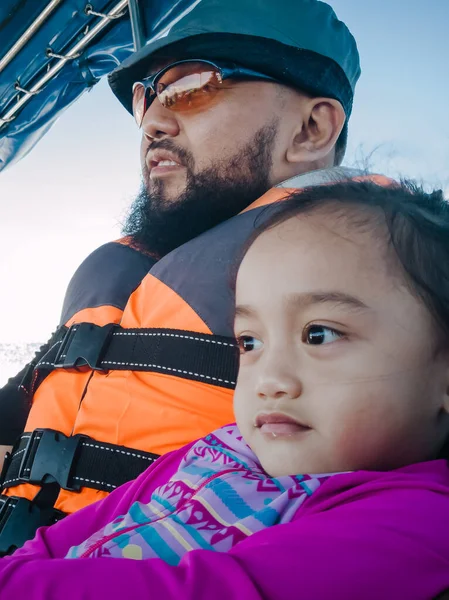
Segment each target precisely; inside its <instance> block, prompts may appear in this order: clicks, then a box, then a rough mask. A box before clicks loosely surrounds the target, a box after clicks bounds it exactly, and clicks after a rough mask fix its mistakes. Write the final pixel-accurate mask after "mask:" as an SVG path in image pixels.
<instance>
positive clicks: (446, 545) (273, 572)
mask: <svg viewBox="0 0 449 600" xmlns="http://www.w3.org/2000/svg"><path fill="white" fill-rule="evenodd" d="M192 447H193V444H190V445H189V446H187V447H185V448H182V449H180V450H178V451H176V452H173V453H171V454H168V455H166V456H164V457H163V458H161V459H159V460H158V461H157V462H156V463H154V464H153V465H152V466H151V467H150V468H149V469H148V470H147V471H146V472H145V473H143V474H142V475H141V476H140V477H139V478H138V479H137V480H135V481H133V482H130V483H128V484H126V485H124V486H122V487H121V488H119V489H117V490H116V491H115V492H113V493H112V494H110V495H109V496H108V497H107V498H106V499H105V500H103V501H101V502H98V503H96V504H93V505H91V506H88V507H87V508H85V509H83V510H81V511H79V512H78V513H76V514H74V515H72V516H70V517H68V518H66V519H64V520H63V521H61V522H59V523H58V524H56V525H54V526H53V527H50V528H42V529H40V530H39V531H38V533H37V535H36V537H35V539H34V540H32V541H31V542H28V543H27V544H26V545H25V546H24V547H23V548H22V549H20V550H18V551H17V552H16V553H15V554H14V555H13V556H11V557H6V558H3V559H1V560H0V599H1V600H19V599H22V598H26V599H27V600H56V599H57V600H80V599H83V600H91V599H92V600H101V599H103V598H104V599H105V600H106V599H107V600H123V599H124V598H136V599H139V598H141V599H145V600H153V599H155V600H156V599H157V600H180V599H183V600H201V599H203V598H204V599H206V598H207V599H208V600H210V599H213V600H231V599H233V598H241V599H244V600H262V599H263V600H300V599H301V598H304V599H306V598H307V600H310V599H314V600H327V599H329V598H333V599H337V600H338V599H341V600H360V598H363V599H364V600H379V599H380V598H382V600H390V599H391V600H393V599H394V600H400V599H402V598H407V600H414V599H416V600H431V599H433V598H436V597H438V596H439V595H440V594H442V593H443V592H445V591H447V590H449V524H448V523H449V518H448V515H449V465H448V463H447V461H444V460H436V461H432V462H426V463H420V464H416V465H411V466H408V467H404V468H402V469H397V470H395V471H390V472H368V471H358V472H355V473H346V474H338V475H333V476H332V477H329V478H325V479H324V481H321V482H320V485H319V486H318V487H317V488H316V489H315V491H314V492H313V495H311V496H310V498H308V499H307V500H306V501H305V502H303V503H301V505H300V506H299V507H298V510H297V511H296V512H295V514H294V516H293V519H292V520H290V521H289V522H287V523H284V524H280V525H276V526H273V527H268V528H265V529H262V530H260V531H256V532H255V533H253V534H252V535H250V537H247V538H246V539H243V540H242V541H240V542H239V543H237V544H236V545H234V546H233V547H231V548H230V549H229V550H228V551H225V552H213V551H211V550H203V549H198V550H192V551H190V552H187V553H186V554H184V556H183V557H182V558H181V560H180V562H179V564H176V565H170V564H168V563H167V562H165V561H163V560H161V559H160V558H149V559H145V558H144V559H142V560H131V559H129V558H108V557H106V558H105V557H103V556H102V557H101V558H78V559H75V560H68V559H66V558H65V557H66V556H67V554H68V553H69V550H70V549H71V548H73V547H74V546H80V545H82V544H83V542H85V541H86V540H88V539H89V538H91V537H92V536H94V535H95V534H96V533H97V532H98V531H99V530H101V529H103V528H105V527H107V526H108V524H110V523H111V522H113V521H114V520H115V519H117V517H118V516H119V515H126V514H127V513H128V511H129V509H130V507H131V506H132V505H133V504H134V503H136V502H141V503H143V504H146V503H149V501H150V498H151V497H152V494H153V492H154V491H155V490H156V489H157V488H159V487H161V486H164V485H165V484H167V482H168V481H169V480H170V478H172V476H173V475H174V474H175V473H176V472H177V470H178V467H179V465H180V463H181V461H182V459H183V458H184V457H185V455H186V452H188V451H189V450H190V449H191V448H192Z"/></svg>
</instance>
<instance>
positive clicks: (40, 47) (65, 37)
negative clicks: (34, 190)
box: [0, 0, 198, 171]
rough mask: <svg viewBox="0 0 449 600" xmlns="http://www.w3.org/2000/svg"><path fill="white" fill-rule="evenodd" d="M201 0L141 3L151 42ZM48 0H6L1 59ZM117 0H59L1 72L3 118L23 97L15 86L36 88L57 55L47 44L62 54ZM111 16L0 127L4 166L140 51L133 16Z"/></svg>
mask: <svg viewBox="0 0 449 600" xmlns="http://www.w3.org/2000/svg"><path fill="white" fill-rule="evenodd" d="M197 2H198V0H139V7H140V12H141V17H142V28H143V32H144V35H145V38H146V39H151V38H153V37H154V36H156V35H163V34H164V30H165V29H169V28H170V26H171V24H172V23H173V22H174V21H176V19H177V18H179V16H180V15H181V14H183V13H184V12H185V11H186V10H189V9H190V8H191V7H193V6H194V5H195V4H196V3H197ZM49 4H50V0H1V3H0V61H1V60H2V58H3V57H4V56H5V55H6V54H7V52H8V51H9V50H10V49H11V48H12V47H13V45H14V44H15V43H16V42H17V40H18V39H19V38H20V37H21V36H22V35H23V33H24V32H25V31H26V30H27V29H28V28H29V27H30V25H31V24H32V23H33V22H35V21H36V19H37V18H38V17H39V15H40V14H41V13H42V12H43V11H44V9H46V7H48V6H49ZM118 4H119V2H118V1H117V0H114V1H112V0H109V1H104V0H90V2H87V1H86V0H61V1H60V2H59V4H57V6H56V8H55V9H54V10H53V12H51V14H50V15H49V17H48V18H47V19H46V20H45V21H44V22H43V24H42V25H41V26H40V27H39V29H38V30H37V31H36V33H35V34H34V35H33V36H32V37H31V38H30V39H29V41H28V42H27V43H26V44H25V45H24V47H23V48H22V49H21V50H20V51H19V52H18V54H17V55H16V56H15V57H14V58H13V59H12V60H11V61H10V62H9V63H8V64H7V65H6V66H5V67H4V69H3V70H2V71H1V72H0V126H1V125H2V121H1V117H2V116H4V115H5V114H6V113H7V111H8V110H10V109H11V107H12V106H13V105H14V103H15V102H17V101H18V99H20V98H22V97H23V92H20V91H18V90H17V89H16V87H15V86H16V85H19V86H20V87H21V88H23V89H28V90H29V89H30V87H31V86H32V85H33V84H34V83H36V81H37V80H38V79H39V78H41V77H42V76H43V75H44V74H45V72H46V71H47V70H48V69H49V68H50V67H51V66H52V65H54V64H55V61H57V60H58V59H57V58H55V57H49V56H48V55H47V53H46V52H47V49H49V48H50V49H51V50H52V52H53V53H55V54H58V55H64V54H65V53H67V51H68V50H69V49H70V48H72V47H73V46H74V45H75V44H76V43H77V42H78V41H80V40H81V39H82V38H83V36H85V35H86V33H87V32H88V31H89V29H91V28H92V27H94V26H95V25H96V24H97V23H98V22H99V19H100V18H101V17H98V16H95V15H94V14H92V13H90V14H89V8H88V10H87V11H86V7H89V6H90V10H93V11H95V12H97V13H102V14H104V13H109V11H111V10H113V9H114V7H116V6H117V5H118ZM125 10H126V13H125V14H124V15H123V16H122V17H121V18H118V19H114V20H110V21H108V25H107V26H106V27H105V28H104V29H103V30H102V31H101V33H99V35H98V36H97V37H95V38H94V39H93V40H92V41H91V42H90V44H89V45H88V46H87V47H86V48H85V49H83V50H82V52H81V54H80V55H79V56H77V58H75V59H74V60H68V61H67V62H65V64H64V66H63V68H62V69H61V70H60V71H59V73H57V74H56V75H55V76H54V78H52V79H51V80H50V81H49V82H48V83H47V84H45V86H43V88H42V91H40V92H39V93H38V94H36V95H33V96H32V97H31V98H30V100H29V101H28V102H27V103H26V104H25V105H24V106H23V108H21V109H20V111H18V112H17V113H16V115H15V118H14V119H13V120H12V121H11V122H9V123H6V124H3V125H2V126H1V128H0V171H1V170H3V169H5V168H6V167H7V166H10V165H12V164H14V163H15V162H17V161H19V160H20V159H21V158H23V157H24V156H25V155H26V154H28V152H30V150H31V149H32V148H34V146H35V145H36V144H37V142H38V141H39V140H40V139H41V138H42V137H43V136H44V135H45V133H46V132H47V131H48V130H49V129H50V127H51V126H52V125H53V123H55V121H56V119H57V118H58V117H59V116H60V115H61V114H62V113H63V112H64V111H65V110H66V109H67V108H68V107H69V106H70V105H71V104H72V103H73V102H75V101H76V100H77V99H78V98H79V97H80V96H81V95H82V94H83V93H84V92H85V91H87V90H89V89H90V88H92V86H94V85H95V84H96V83H98V81H99V80H100V79H101V78H102V77H104V76H105V75H107V74H108V73H109V72H110V71H112V70H113V69H114V68H115V67H116V66H117V65H118V64H120V63H121V62H122V61H123V60H125V58H127V57H128V56H129V55H130V54H131V53H132V52H133V50H134V47H133V38H132V30H131V21H130V13H129V10H128V9H125Z"/></svg>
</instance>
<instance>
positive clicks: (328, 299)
mask: <svg viewBox="0 0 449 600" xmlns="http://www.w3.org/2000/svg"><path fill="white" fill-rule="evenodd" d="M325 303H332V304H339V305H343V306H345V307H347V308H350V309H353V310H370V308H369V306H367V305H366V304H365V303H364V302H362V300H360V299H359V298H356V297H355V296H351V295H350V294H345V293H344V292H337V291H323V292H321V291H320V292H304V293H302V294H291V295H289V296H288V298H287V304H289V305H291V306H293V307H294V308H306V307H308V306H312V305H313V304H325Z"/></svg>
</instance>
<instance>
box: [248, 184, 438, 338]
mask: <svg viewBox="0 0 449 600" xmlns="http://www.w3.org/2000/svg"><path fill="white" fill-rule="evenodd" d="M326 205H331V206H333V207H336V208H337V209H338V208H340V207H341V209H342V210H343V211H346V212H347V209H348V208H349V207H351V206H354V207H359V208H361V209H362V210H363V209H366V208H367V209H373V210H372V211H368V213H369V214H368V215H363V218H362V220H361V219H360V212H359V214H358V215H357V217H356V218H355V219H354V223H355V224H356V225H359V226H360V225H363V226H366V225H367V224H368V225H369V226H373V227H374V228H376V227H379V224H382V223H383V226H384V228H385V226H386V231H385V233H386V236H387V240H386V241H387V243H388V245H390V246H391V247H392V248H393V249H394V252H395V254H396V256H397V259H398V261H399V264H400V265H401V266H402V268H403V271H404V275H405V279H406V281H407V283H408V285H409V287H410V290H411V291H412V293H414V294H415V295H416V296H417V297H419V298H420V299H421V300H422V302H423V303H424V305H425V306H426V307H427V309H428V310H429V312H430V313H431V315H432V316H433V317H434V319H435V321H436V322H437V323H438V324H439V325H440V327H442V329H443V333H444V338H445V342H446V343H449V203H448V202H447V201H446V200H445V199H444V196H443V192H442V191H441V190H438V191H434V192H432V193H426V192H425V191H424V190H423V188H422V187H420V186H419V185H417V184H416V183H413V182H411V181H402V182H401V183H395V182H391V183H390V184H388V185H379V184H376V183H375V182H374V181H372V180H371V181H346V182H341V183H333V184H330V185H320V186H316V187H310V188H305V189H304V190H300V191H298V192H294V193H293V194H292V195H291V196H290V197H289V198H287V199H286V200H283V201H281V202H277V203H275V204H272V205H270V206H268V207H267V208H266V209H265V211H264V212H263V213H262V214H261V215H260V217H259V219H258V220H257V222H256V231H255V233H254V234H253V236H252V237H251V239H250V241H249V243H248V245H247V246H246V250H245V252H246V251H247V250H248V249H249V247H250V246H251V244H252V243H253V242H254V241H255V239H256V238H257V237H259V235H261V234H262V233H263V232H264V231H266V230H267V229H271V228H273V227H276V225H279V224H280V223H283V222H285V221H287V220H288V219H290V218H292V217H296V216H299V215H301V214H304V213H311V212H312V211H315V210H317V209H319V208H321V207H323V206H326ZM376 213H377V214H376ZM343 214H344V213H343ZM379 217H380V219H379ZM379 221H380V223H379Z"/></svg>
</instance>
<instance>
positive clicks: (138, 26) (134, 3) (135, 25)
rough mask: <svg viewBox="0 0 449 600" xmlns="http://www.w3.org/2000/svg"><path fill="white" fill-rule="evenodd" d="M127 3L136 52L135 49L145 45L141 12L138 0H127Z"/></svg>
mask: <svg viewBox="0 0 449 600" xmlns="http://www.w3.org/2000/svg"><path fill="white" fill-rule="evenodd" d="M128 4H129V16H130V18H131V31H132V34H133V42H134V50H135V51H136V52H137V50H140V49H141V48H143V47H144V46H145V32H144V26H143V20H142V12H141V10H140V6H139V0H128Z"/></svg>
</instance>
